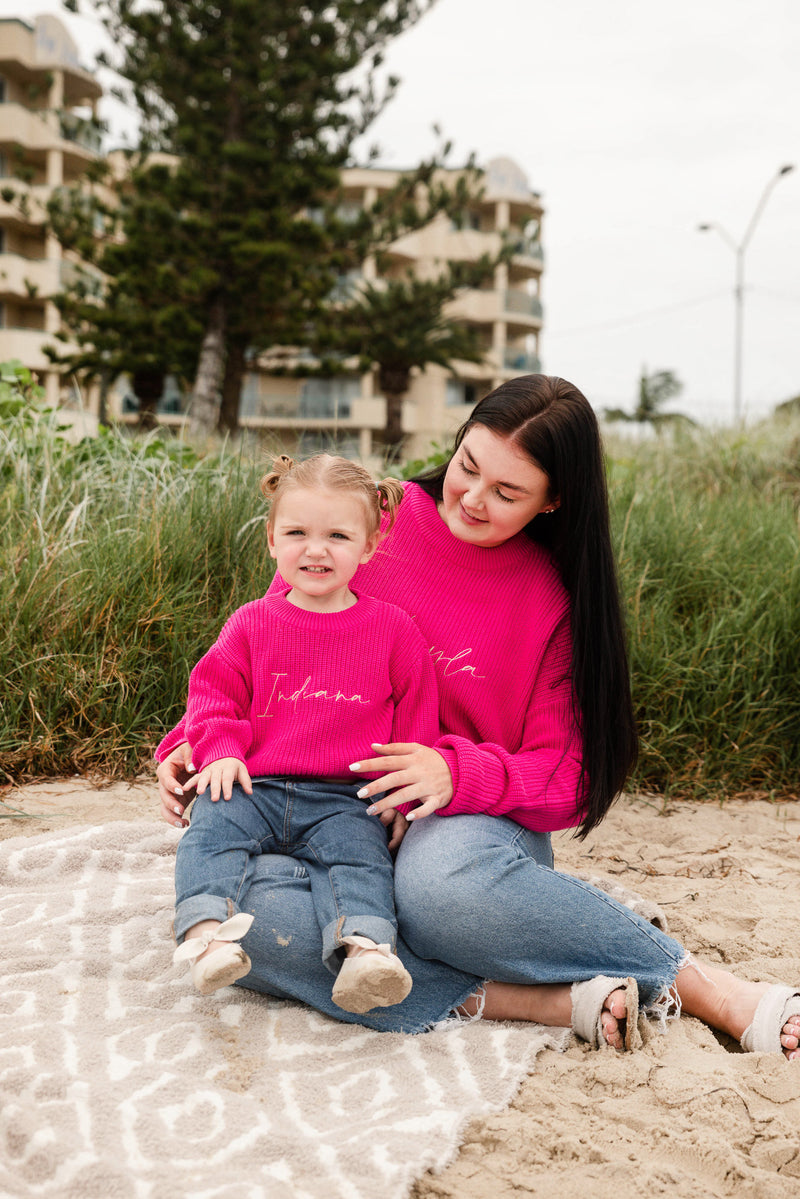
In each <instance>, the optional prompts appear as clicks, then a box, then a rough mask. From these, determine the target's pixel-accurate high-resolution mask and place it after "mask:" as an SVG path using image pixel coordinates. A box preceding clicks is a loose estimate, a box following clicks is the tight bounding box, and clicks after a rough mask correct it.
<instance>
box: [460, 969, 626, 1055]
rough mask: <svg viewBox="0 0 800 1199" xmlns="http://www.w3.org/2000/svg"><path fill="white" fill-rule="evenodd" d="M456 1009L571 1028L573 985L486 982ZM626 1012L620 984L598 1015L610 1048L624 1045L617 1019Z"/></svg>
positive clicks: (483, 1016) (465, 1013) (463, 1013)
mask: <svg viewBox="0 0 800 1199" xmlns="http://www.w3.org/2000/svg"><path fill="white" fill-rule="evenodd" d="M481 998H483V1006H482V1007H481ZM458 1010H459V1012H460V1013H461V1014H462V1015H464V1016H476V1015H478V1013H479V1012H480V1014H481V1016H482V1018H483V1019H484V1020H529V1021H530V1022H531V1023H532V1024H545V1025H547V1026H548V1027H555V1028H570V1027H571V1025H572V989H571V987H570V986H569V985H568V984H565V985H562V984H549V983H542V984H540V985H538V986H526V985H524V984H523V983H496V982H487V983H485V984H484V987H483V997H481V996H480V995H479V994H478V995H470V997H469V999H468V1000H467V1001H466V1002H465V1003H462V1005H461V1007H460V1008H459V1009H458ZM625 1014H626V1008H625V990H624V988H623V987H620V988H619V989H618V990H616V991H612V992H611V994H610V995H609V996H608V998H607V999H606V1001H605V1003H604V1004H603V1013H602V1015H601V1017H600V1019H601V1022H602V1026H603V1036H604V1037H605V1039H606V1041H607V1042H608V1044H609V1045H610V1046H611V1048H612V1049H622V1048H623V1039H622V1031H621V1029H620V1021H621V1020H624V1019H625Z"/></svg>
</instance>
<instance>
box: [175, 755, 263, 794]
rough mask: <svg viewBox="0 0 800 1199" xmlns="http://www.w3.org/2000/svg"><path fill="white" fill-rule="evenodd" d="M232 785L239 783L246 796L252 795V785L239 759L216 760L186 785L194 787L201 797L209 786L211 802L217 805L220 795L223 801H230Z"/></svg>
mask: <svg viewBox="0 0 800 1199" xmlns="http://www.w3.org/2000/svg"><path fill="white" fill-rule="evenodd" d="M234 783H240V784H241V786H242V790H244V791H246V792H247V794H248V795H252V794H253V784H252V782H251V781H250V775H249V773H248V770H247V767H246V766H245V764H244V762H243V761H242V760H241V758H217V759H216V761H214V762H209V764H208V766H206V767H204V769H203V770H201V771H200V773H199V774H198V775H195V777H194V778H191V779H189V782H188V783H187V784H186V785H187V786H188V787H196V788H197V794H198V795H203V794H204V792H205V789H206V787H208V786H209V784H210V786H211V802H212V803H218V802H219V797H220V795H222V798H223V799H230V797H231V794H232V792H233V784H234Z"/></svg>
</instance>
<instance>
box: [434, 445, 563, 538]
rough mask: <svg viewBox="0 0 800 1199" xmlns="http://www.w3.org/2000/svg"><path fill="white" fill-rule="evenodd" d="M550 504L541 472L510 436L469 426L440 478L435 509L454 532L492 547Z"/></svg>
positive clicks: (546, 481) (547, 482)
mask: <svg viewBox="0 0 800 1199" xmlns="http://www.w3.org/2000/svg"><path fill="white" fill-rule="evenodd" d="M554 507H556V508H557V507H558V499H557V497H553V496H551V494H550V480H549V479H548V477H547V475H546V474H545V473H544V471H543V470H540V468H539V467H538V466H534V464H533V463H532V462H531V460H530V458H528V457H527V456H526V455H525V454H524V453H523V452H522V451H521V450H520V449H519V448H518V447H517V445H516V444H515V443H514V442H512V441H511V440H509V438H507V437H500V436H498V434H497V433H493V432H492V431H491V430H490V429H487V428H486V426H485V425H473V426H472V428H471V429H470V430H469V432H468V433H467V435H466V437H465V438H464V440H463V441H462V442H461V445H460V446H459V447H458V449H457V450H456V452H455V454H454V455H453V458H452V460H451V462H450V465H449V466H448V468H447V474H446V475H445V477H444V484H443V494H442V502H441V504H440V505H439V512H440V515H441V517H442V520H443V521H444V523H445V524H446V525H447V527H448V529H449V530H450V532H451V533H452V534H453V536H454V537H457V538H458V539H459V541H469V542H470V543H471V544H472V545H480V546H483V547H484V548H485V549H491V548H493V547H494V546H497V545H502V544H503V542H504V541H508V539H509V538H510V537H514V536H515V535H516V534H517V533H519V532H520V531H521V530H522V529H524V528H525V525H527V524H528V522H529V521H531V520H533V518H534V516H536V515H537V514H538V513H539V512H543V511H544V510H545V509H551V508H554Z"/></svg>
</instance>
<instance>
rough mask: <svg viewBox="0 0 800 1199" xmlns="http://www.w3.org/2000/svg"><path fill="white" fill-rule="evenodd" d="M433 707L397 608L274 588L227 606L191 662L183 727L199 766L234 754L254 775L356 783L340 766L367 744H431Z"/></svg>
mask: <svg viewBox="0 0 800 1199" xmlns="http://www.w3.org/2000/svg"><path fill="white" fill-rule="evenodd" d="M437 712H438V697H437V693H436V680H435V675H434V670H433V666H432V664H431V661H430V657H429V656H428V654H427V653H426V647H425V645H424V642H423V641H422V638H421V637H420V634H419V632H418V631H417V629H416V628H415V627H414V624H413V623H412V621H410V620H409V618H408V617H407V616H406V614H405V612H402V611H401V610H400V609H399V608H397V607H395V605H393V604H385V603H380V602H379V601H378V600H376V599H373V598H372V597H370V596H368V595H365V596H362V597H360V598H359V599H358V602H357V603H355V604H353V606H352V607H350V608H346V609H345V610H344V611H343V612H306V611H305V610H304V609H302V608H297V607H295V606H294V605H293V604H290V603H289V602H288V600H287V599H286V598H285V595H283V594H279V593H275V594H270V595H267V596H265V597H264V598H263V599H260V600H255V601H254V602H252V603H249V604H245V605H244V607H242V608H239V609H238V611H236V612H234V614H233V616H232V617H231V618H230V620H228V621H227V622H226V624H225V626H224V628H223V629H222V632H221V633H220V635H219V638H218V639H217V641H216V642H215V643H214V645H213V646H212V647H211V649H210V650H209V651H208V653H207V654H205V655H204V656H203V657H202V658H201V659H200V661H199V662H198V663H197V665H196V666H195V668H194V670H193V671H192V674H191V678H190V680H189V700H188V704H187V708H186V713H187V714H186V722H185V726H184V731H185V735H186V738H187V739H188V741H189V744H190V745H191V747H192V754H193V759H194V764H195V766H196V767H197V768H198V769H199V770H202V769H203V767H205V766H207V765H208V764H209V763H210V762H214V761H216V760H217V759H219V758H239V759H241V760H242V761H243V762H244V763H245V765H246V766H247V769H248V771H249V772H250V775H251V777H253V778H254V777H256V776H257V775H273V776H279V777H284V776H286V775H289V776H300V777H308V778H326V779H339V780H342V779H344V780H346V781H347V782H349V783H356V782H357V781H358V776H357V775H354V774H353V773H352V772H351V771H350V770H349V769H348V766H349V765H350V763H351V762H357V761H358V760H359V759H360V758H366V757H369V756H370V753H371V750H370V744H371V742H373V741H377V742H381V743H383V742H387V741H392V740H395V741H421V742H424V743H425V744H428V745H430V744H432V743H433V742H434V741H435V740H436V737H437V736H438V733H439V722H438V716H437ZM174 743H175V742H174V735H173V734H170V735H169V736H167V737H166V738H165V739H164V741H162V743H161V745H160V746H159V747H158V750H157V752H156V756H157V757H163V756H164V755H165V754H166V753H168V752H169V749H170V748H171V746H172V745H174ZM412 806H413V805H412Z"/></svg>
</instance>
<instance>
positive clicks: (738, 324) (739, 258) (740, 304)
mask: <svg viewBox="0 0 800 1199" xmlns="http://www.w3.org/2000/svg"><path fill="white" fill-rule="evenodd" d="M793 170H794V164H793V163H790V164H789V165H788V166H783V167H781V168H780V170H779V171H777V173H776V174H775V175H773V177H772V178H771V179H770V181H769V183H768V184H767V186H766V187H765V188H764V192H763V195H762V196H761V199H760V200H759V201H758V204H757V205H756V210H755V212H754V213H753V215H752V217H751V218H750V224H749V225H748V226H747V228H746V229H745V232H744V237H743V238H742V240H741V241H740V242H739V243H738V245H737V243H736V242H735V241H734V239H733V238H732V237H731V235H730V233H728V231H727V229H723V227H722V225H718V224H717V223H716V222H714V221H711V222H709V223H707V224H703V225H698V226H697V228H698V229H699V230H700V232H701V233H707V232H708V230H709V229H716V231H717V233H719V235H720V237H721V238H723V240H724V241H725V242H727V244H728V245H729V246H730V247H731V249H732V250H733V252H734V254H735V255H736V280H735V283H734V288H733V296H734V316H735V326H734V337H733V415H734V420H735V422H736V424H737V425H738V424H739V422H740V420H741V418H742V326H743V321H744V252H745V250H746V249H747V246H748V243H749V242H750V239H751V237H752V236H753V233H754V231H755V227H756V225H757V224H758V221H759V218H760V216H761V214H762V212H763V211H764V208H765V206H766V203H767V200H768V199H769V197H770V193H771V192H772V189H773V188H774V187H775V184H776V183H778V182H779V181H780V180H781V179H782V178H783V176H784V175H788V174H789V172H790V171H793Z"/></svg>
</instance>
